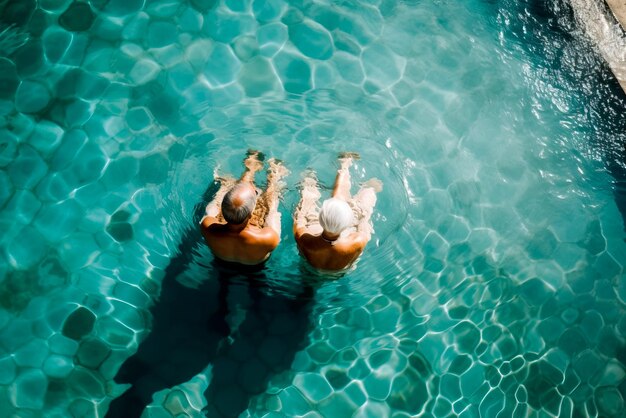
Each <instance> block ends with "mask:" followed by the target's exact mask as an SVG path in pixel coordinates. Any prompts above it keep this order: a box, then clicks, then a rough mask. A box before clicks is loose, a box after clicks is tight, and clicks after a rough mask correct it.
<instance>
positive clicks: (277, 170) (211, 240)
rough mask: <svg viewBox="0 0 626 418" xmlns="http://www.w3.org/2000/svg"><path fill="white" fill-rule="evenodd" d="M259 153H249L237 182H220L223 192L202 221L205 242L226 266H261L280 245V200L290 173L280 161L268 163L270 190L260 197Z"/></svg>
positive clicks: (211, 204)
mask: <svg viewBox="0 0 626 418" xmlns="http://www.w3.org/2000/svg"><path fill="white" fill-rule="evenodd" d="M259 156H260V153H259V152H257V151H250V152H249V153H248V157H247V158H246V159H245V160H244V165H245V167H246V170H245V172H244V173H243V175H242V176H241V178H240V179H239V181H236V180H235V179H232V178H218V179H217V180H219V181H220V182H221V186H220V189H219V190H218V192H217V193H216V194H215V198H214V199H213V201H211V202H210V203H209V204H208V205H207V207H206V214H205V216H204V217H203V218H202V220H201V221H200V229H201V231H202V235H203V236H204V239H205V241H206V243H207V245H208V246H209V248H210V249H211V252H213V255H215V257H216V258H217V259H219V260H221V261H223V262H230V263H237V264H245V265H259V266H260V265H262V264H263V263H264V262H265V261H266V260H267V259H268V258H269V256H270V254H271V252H272V251H273V250H274V249H275V248H276V247H277V246H278V243H279V242H280V212H278V199H279V197H280V193H281V190H282V188H283V183H282V182H281V179H282V178H283V177H284V176H285V175H286V174H287V173H288V171H287V169H286V168H285V167H284V166H283V165H282V164H281V163H280V162H279V161H277V160H274V159H271V160H270V161H269V166H270V167H269V170H268V174H267V188H266V189H265V191H264V192H263V193H262V194H261V195H260V196H259V191H258V190H257V189H256V187H255V186H254V175H255V173H256V172H257V171H259V170H261V169H262V168H263V162H262V161H261V160H260V159H259Z"/></svg>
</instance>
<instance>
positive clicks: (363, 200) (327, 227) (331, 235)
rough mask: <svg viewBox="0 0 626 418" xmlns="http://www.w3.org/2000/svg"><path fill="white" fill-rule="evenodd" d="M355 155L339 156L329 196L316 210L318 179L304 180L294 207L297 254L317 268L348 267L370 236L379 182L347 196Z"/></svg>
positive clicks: (322, 269)
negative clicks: (296, 205)
mask: <svg viewBox="0 0 626 418" xmlns="http://www.w3.org/2000/svg"><path fill="white" fill-rule="evenodd" d="M354 156H355V154H346V155H345V156H342V157H341V158H340V163H341V168H340V169H339V170H338V171H337V177H336V179H335V185H334V187H333V193H332V198H331V199H329V200H327V201H325V202H324V204H323V205H322V209H321V211H318V206H317V201H318V200H319V198H320V196H321V194H320V192H319V188H318V187H317V181H316V180H315V179H314V178H312V177H307V178H305V180H304V187H303V189H302V198H301V200H300V203H299V205H298V208H297V209H296V213H295V219H294V236H295V239H296V243H297V244H298V249H299V251H300V254H301V255H302V256H303V257H304V258H305V259H306V260H307V262H308V263H309V264H310V265H311V266H312V267H314V268H315V269H317V270H320V271H327V272H338V271H341V270H345V269H348V268H350V267H351V266H352V265H353V264H354V262H356V260H358V258H359V256H360V255H361V254H362V253H363V250H364V249H365V246H366V245H367V243H368V242H369V240H370V239H371V234H372V227H371V224H370V218H371V215H372V211H373V209H374V205H375V204H376V193H377V192H378V191H380V190H381V187H382V186H381V183H380V181H378V180H376V179H372V180H370V181H369V182H368V183H366V184H364V185H363V186H362V187H361V189H360V190H359V192H358V193H357V194H356V195H355V196H351V195H350V173H349V171H348V169H349V167H350V166H351V165H352V160H353V157H354Z"/></svg>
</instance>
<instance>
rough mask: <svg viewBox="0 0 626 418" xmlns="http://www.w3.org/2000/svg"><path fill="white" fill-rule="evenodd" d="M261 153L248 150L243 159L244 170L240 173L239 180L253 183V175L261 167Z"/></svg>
mask: <svg viewBox="0 0 626 418" xmlns="http://www.w3.org/2000/svg"><path fill="white" fill-rule="evenodd" d="M262 160H263V154H261V152H259V151H254V150H250V151H248V154H247V157H246V159H245V160H243V165H244V166H245V168H246V170H245V171H244V172H243V174H242V175H241V179H239V181H242V182H249V183H254V175H255V174H256V172H257V171H260V170H261V169H263V161H262Z"/></svg>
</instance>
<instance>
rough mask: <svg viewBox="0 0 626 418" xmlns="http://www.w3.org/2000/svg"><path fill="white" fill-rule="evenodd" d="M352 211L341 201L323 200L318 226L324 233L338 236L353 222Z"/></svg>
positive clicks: (333, 199)
mask: <svg viewBox="0 0 626 418" xmlns="http://www.w3.org/2000/svg"><path fill="white" fill-rule="evenodd" d="M353 219H354V217H353V214H352V209H351V208H350V206H349V205H348V204H347V203H346V202H345V201H343V200H341V199H337V198H334V197H333V198H331V199H328V200H325V201H324V203H323V204H322V209H321V210H320V218H319V220H320V225H321V226H322V228H324V231H326V232H328V233H331V234H333V235H335V234H340V233H341V231H343V230H344V229H346V228H348V227H350V226H352V223H353V222H354V220H353Z"/></svg>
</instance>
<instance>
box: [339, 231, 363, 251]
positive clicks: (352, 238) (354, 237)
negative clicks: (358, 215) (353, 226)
mask: <svg viewBox="0 0 626 418" xmlns="http://www.w3.org/2000/svg"><path fill="white" fill-rule="evenodd" d="M368 241H369V240H368V239H367V238H366V237H365V236H364V235H363V234H362V233H360V232H353V233H352V234H350V235H348V236H347V237H346V238H344V240H343V241H342V243H341V247H342V250H344V251H345V252H355V251H363V249H364V248H365V246H366V245H367V242H368Z"/></svg>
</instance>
